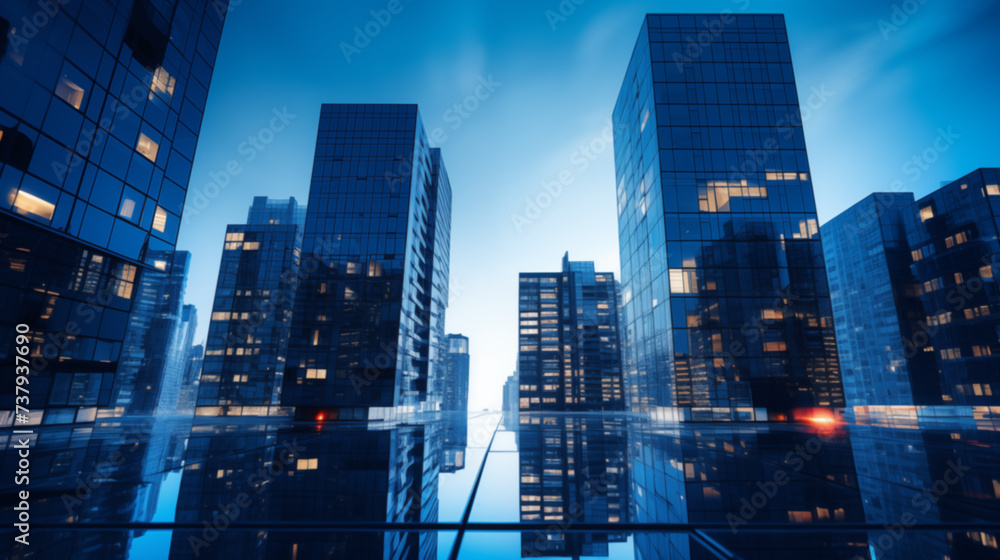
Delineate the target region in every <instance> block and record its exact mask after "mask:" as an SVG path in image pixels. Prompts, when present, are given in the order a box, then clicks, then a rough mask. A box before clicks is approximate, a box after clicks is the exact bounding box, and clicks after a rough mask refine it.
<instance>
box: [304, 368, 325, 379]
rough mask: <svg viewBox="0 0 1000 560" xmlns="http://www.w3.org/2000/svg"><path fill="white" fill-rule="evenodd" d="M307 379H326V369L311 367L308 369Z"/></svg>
mask: <svg viewBox="0 0 1000 560" xmlns="http://www.w3.org/2000/svg"><path fill="white" fill-rule="evenodd" d="M306 379H326V370H325V369H312V368H309V369H307V370H306Z"/></svg>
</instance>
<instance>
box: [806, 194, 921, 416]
mask: <svg viewBox="0 0 1000 560" xmlns="http://www.w3.org/2000/svg"><path fill="white" fill-rule="evenodd" d="M912 206H913V195H912V194H911V193H877V194H873V195H871V196H869V197H867V198H865V199H864V200H862V201H861V202H859V203H857V204H855V205H854V206H852V207H851V208H850V209H848V210H846V211H845V212H844V213H842V214H840V215H839V216H837V217H836V218H834V219H832V220H830V221H829V222H827V223H826V224H824V225H823V227H821V228H820V233H821V234H822V235H823V249H824V252H825V257H826V269H827V274H828V275H829V278H830V300H831V302H832V304H833V319H834V323H835V325H836V331H837V347H838V349H839V351H840V367H841V371H842V373H843V378H844V393H845V395H846V397H847V404H848V405H850V406H862V405H899V406H913V405H914V404H918V403H927V402H928V401H927V397H928V396H929V394H928V392H927V391H926V390H924V391H921V381H920V380H921V375H920V373H919V372H920V371H921V370H922V369H924V368H926V365H925V364H926V362H928V358H930V359H931V360H930V361H931V366H933V356H930V355H929V354H927V353H923V352H912V351H910V349H909V348H907V346H906V345H905V342H904V341H906V340H910V339H911V338H912V336H913V333H912V326H913V325H915V324H916V322H917V321H920V320H923V319H924V316H923V312H922V307H921V305H920V300H919V298H918V294H917V293H916V290H915V287H916V280H915V279H914V278H913V274H912V272H911V271H910V263H911V262H912V260H911V258H910V250H909V245H908V244H907V242H906V225H905V220H904V216H905V214H906V213H907V212H909V211H910V209H911V208H912ZM924 379H926V377H924ZM934 392H937V391H936V389H935V391H934ZM921 393H923V397H924V398H920V397H921Z"/></svg>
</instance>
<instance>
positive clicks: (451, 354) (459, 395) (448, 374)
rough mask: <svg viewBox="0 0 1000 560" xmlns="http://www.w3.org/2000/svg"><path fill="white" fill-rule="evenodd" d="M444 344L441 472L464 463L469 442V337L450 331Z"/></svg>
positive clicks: (456, 469) (450, 470)
mask: <svg viewBox="0 0 1000 560" xmlns="http://www.w3.org/2000/svg"><path fill="white" fill-rule="evenodd" d="M445 345H446V347H447V353H446V354H445V357H444V360H445V367H444V368H442V369H443V375H442V376H441V377H440V378H441V383H440V384H439V387H440V389H441V391H440V394H441V410H443V411H445V412H446V413H447V414H446V421H445V423H444V427H443V430H442V445H443V448H442V455H443V456H442V459H441V472H455V471H458V470H460V469H462V468H464V467H465V448H466V447H467V446H468V443H469V337H467V336H462V335H460V334H449V335H447V336H446V337H445Z"/></svg>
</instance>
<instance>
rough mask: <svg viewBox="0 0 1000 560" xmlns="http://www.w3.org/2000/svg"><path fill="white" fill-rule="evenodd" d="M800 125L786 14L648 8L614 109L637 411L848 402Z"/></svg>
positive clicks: (740, 410)
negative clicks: (693, 43)
mask: <svg viewBox="0 0 1000 560" xmlns="http://www.w3.org/2000/svg"><path fill="white" fill-rule="evenodd" d="M706 29H708V30H709V31H705V30H706ZM703 35H706V36H707V37H708V41H707V43H706V44H702V43H701V42H699V43H698V47H699V48H698V49H696V50H694V49H691V48H690V43H689V42H685V38H686V37H692V36H698V37H701V36H703ZM801 124H802V119H801V114H800V111H799V106H798V95H797V92H796V88H795V80H794V75H793V73H792V62H791V56H790V53H789V48H788V39H787V35H786V32H785V22H784V18H783V17H782V16H781V15H744V14H740V15H734V14H721V15H696V14H685V15H647V16H646V17H645V19H644V21H643V24H642V28H641V30H640V33H639V39H638V42H637V44H636V47H635V50H634V52H633V54H632V59H631V62H630V63H629V66H628V70H627V72H626V74H625V80H624V83H623V85H622V88H621V93H620V94H619V97H618V102H617V104H616V106H615V110H614V117H613V126H614V139H615V141H614V148H615V168H616V175H617V185H618V187H617V197H618V232H619V249H620V258H621V280H622V315H623V317H622V323H623V327H622V333H623V337H622V338H623V340H624V341H625V344H624V349H623V353H624V360H623V362H624V366H623V367H624V368H625V372H624V374H625V378H626V384H628V385H629V401H630V402H629V404H630V407H631V408H632V409H634V410H639V411H646V412H650V413H654V414H658V415H662V416H664V417H672V418H677V419H681V420H686V419H692V420H762V419H780V418H785V417H788V415H789V414H790V413H793V412H795V411H797V410H798V409H800V408H808V407H841V406H844V396H843V388H842V386H841V381H840V371H839V366H838V363H837V351H836V340H835V333H834V328H833V320H832V312H831V309H830V297H829V293H828V287H827V280H826V272H825V269H824V266H823V251H822V246H821V242H820V234H819V225H818V222H817V219H816V205H815V202H814V199H813V192H812V183H811V181H810V174H809V162H808V159H807V157H806V146H805V140H804V137H803V134H802V126H801ZM522 383H524V382H523V381H522Z"/></svg>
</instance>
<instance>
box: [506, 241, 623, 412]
mask: <svg viewBox="0 0 1000 560" xmlns="http://www.w3.org/2000/svg"><path fill="white" fill-rule="evenodd" d="M519 284H520V288H519V300H520V301H519V305H518V308H519V317H520V320H519V335H520V337H519V342H518V344H519V349H518V372H519V376H520V381H519V384H520V393H519V395H520V396H519V402H520V405H519V409H520V410H521V411H529V410H530V411H535V410H548V411H558V410H621V409H622V407H623V398H622V375H621V354H620V353H619V345H618V344H619V343H618V313H617V308H618V303H617V302H618V295H617V294H618V292H617V285H616V283H615V277H614V274H612V273H610V272H594V263H593V262H582V261H581V262H571V261H570V260H569V253H566V255H565V256H563V262H562V272H557V273H526V272H522V273H521V275H520V283H519Z"/></svg>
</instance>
